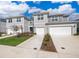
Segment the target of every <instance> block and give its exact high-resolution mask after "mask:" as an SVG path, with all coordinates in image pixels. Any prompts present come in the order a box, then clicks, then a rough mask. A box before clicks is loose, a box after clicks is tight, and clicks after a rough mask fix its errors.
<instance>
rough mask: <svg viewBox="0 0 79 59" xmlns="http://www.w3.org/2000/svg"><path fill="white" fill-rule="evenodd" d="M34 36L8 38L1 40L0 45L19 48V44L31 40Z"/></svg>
mask: <svg viewBox="0 0 79 59" xmlns="http://www.w3.org/2000/svg"><path fill="white" fill-rule="evenodd" d="M32 36H33V35H27V36H20V37H17V36H13V37H8V38H4V39H0V45H9V46H17V45H18V44H20V43H22V42H24V41H25V40H27V39H29V38H30V37H32Z"/></svg>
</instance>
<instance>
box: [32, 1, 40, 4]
mask: <svg viewBox="0 0 79 59" xmlns="http://www.w3.org/2000/svg"><path fill="white" fill-rule="evenodd" d="M33 3H36V4H40V3H41V1H33Z"/></svg>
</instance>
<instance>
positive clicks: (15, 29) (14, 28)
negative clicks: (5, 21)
mask: <svg viewBox="0 0 79 59" xmlns="http://www.w3.org/2000/svg"><path fill="white" fill-rule="evenodd" d="M12 27H13V31H15V32H16V33H17V31H18V30H19V27H18V26H17V25H13V26H12Z"/></svg>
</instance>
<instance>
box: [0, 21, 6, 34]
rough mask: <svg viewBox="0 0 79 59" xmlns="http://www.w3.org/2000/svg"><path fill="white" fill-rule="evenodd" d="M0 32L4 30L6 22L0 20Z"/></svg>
mask: <svg viewBox="0 0 79 59" xmlns="http://www.w3.org/2000/svg"><path fill="white" fill-rule="evenodd" d="M0 32H4V33H5V32H6V23H5V22H1V21H0Z"/></svg>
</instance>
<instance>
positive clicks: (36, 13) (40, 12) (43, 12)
mask: <svg viewBox="0 0 79 59" xmlns="http://www.w3.org/2000/svg"><path fill="white" fill-rule="evenodd" d="M40 14H49V12H39V13H34V14H33V15H34V16H36V15H40Z"/></svg>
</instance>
